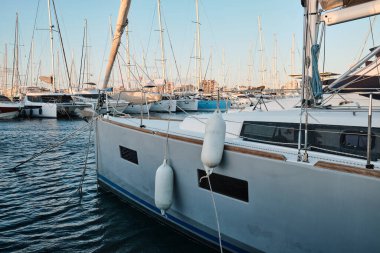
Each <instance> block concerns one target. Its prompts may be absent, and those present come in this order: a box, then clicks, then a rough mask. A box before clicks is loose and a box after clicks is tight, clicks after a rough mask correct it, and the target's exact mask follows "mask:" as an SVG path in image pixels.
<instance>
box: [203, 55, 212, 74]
mask: <svg viewBox="0 0 380 253" xmlns="http://www.w3.org/2000/svg"><path fill="white" fill-rule="evenodd" d="M210 61H211V55H210V57H209V58H208V62H207V67H206V71H205V74H204V76H203V80H206V75H207V72H208V68H209V66H210Z"/></svg>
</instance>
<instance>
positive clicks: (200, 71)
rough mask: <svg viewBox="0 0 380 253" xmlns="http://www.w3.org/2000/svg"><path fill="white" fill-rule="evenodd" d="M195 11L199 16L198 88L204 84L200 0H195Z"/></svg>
mask: <svg viewBox="0 0 380 253" xmlns="http://www.w3.org/2000/svg"><path fill="white" fill-rule="evenodd" d="M195 11H196V16H197V22H196V24H197V56H196V61H197V70H198V73H197V74H198V90H199V89H201V88H202V87H201V85H202V50H201V27H200V25H201V24H200V22H199V7H198V0H195Z"/></svg>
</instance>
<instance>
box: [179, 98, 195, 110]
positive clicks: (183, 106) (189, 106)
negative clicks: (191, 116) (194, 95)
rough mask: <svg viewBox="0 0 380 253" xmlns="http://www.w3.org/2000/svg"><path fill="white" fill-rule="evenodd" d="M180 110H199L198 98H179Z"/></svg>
mask: <svg viewBox="0 0 380 253" xmlns="http://www.w3.org/2000/svg"><path fill="white" fill-rule="evenodd" d="M177 107H178V109H177V110H178V111H182V110H183V111H186V112H195V111H198V100H197V99H178V100H177Z"/></svg>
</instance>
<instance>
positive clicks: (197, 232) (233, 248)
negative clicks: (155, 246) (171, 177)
mask: <svg viewBox="0 0 380 253" xmlns="http://www.w3.org/2000/svg"><path fill="white" fill-rule="evenodd" d="M98 180H99V181H101V183H103V184H105V185H107V186H108V187H110V188H112V189H113V190H115V191H117V192H118V193H119V194H121V195H122V196H124V197H126V198H128V199H130V200H132V201H134V202H135V203H137V204H139V205H140V206H142V207H144V208H145V209H147V210H149V211H150V212H152V213H154V214H156V215H158V216H159V217H161V218H164V219H165V220H169V221H170V223H172V224H175V225H177V226H179V227H181V228H182V229H185V230H187V231H189V232H191V233H192V234H195V235H196V236H198V237H200V238H202V239H204V240H207V241H209V242H211V243H213V244H215V245H219V239H218V238H217V237H215V236H213V235H210V234H209V233H207V232H205V231H203V230H201V229H199V228H197V227H194V226H193V225H191V224H188V223H186V222H184V221H182V220H180V219H178V218H176V217H174V216H172V215H170V214H168V213H166V214H165V216H162V215H161V211H160V210H159V209H158V208H157V207H155V206H154V205H151V204H150V203H148V202H146V201H145V200H143V199H141V198H139V197H137V196H136V195H134V194H132V193H130V192H129V191H127V190H126V189H124V188H122V187H121V186H119V185H117V184H115V183H113V182H112V181H111V180H109V179H108V178H106V177H104V176H102V175H100V174H99V173H98ZM222 245H223V248H225V249H227V250H231V251H233V252H242V253H243V252H248V251H246V250H243V249H241V248H239V247H237V246H235V245H233V244H231V243H229V242H226V241H223V240H222Z"/></svg>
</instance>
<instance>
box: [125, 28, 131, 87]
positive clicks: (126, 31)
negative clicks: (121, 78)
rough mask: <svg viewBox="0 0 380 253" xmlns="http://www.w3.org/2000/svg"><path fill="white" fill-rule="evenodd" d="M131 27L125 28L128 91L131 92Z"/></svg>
mask: <svg viewBox="0 0 380 253" xmlns="http://www.w3.org/2000/svg"><path fill="white" fill-rule="evenodd" d="M128 27H129V25H127V27H126V28H125V38H126V42H127V43H126V44H127V45H126V47H125V50H126V54H127V55H126V56H127V78H128V89H129V90H130V89H131V88H132V87H131V52H130V50H129V28H128Z"/></svg>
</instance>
